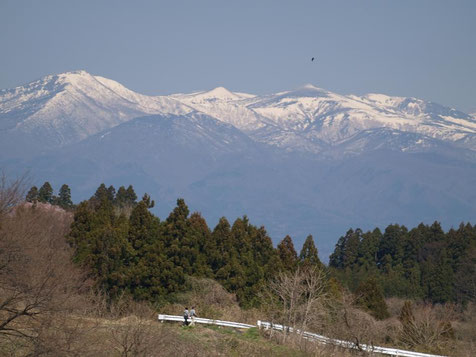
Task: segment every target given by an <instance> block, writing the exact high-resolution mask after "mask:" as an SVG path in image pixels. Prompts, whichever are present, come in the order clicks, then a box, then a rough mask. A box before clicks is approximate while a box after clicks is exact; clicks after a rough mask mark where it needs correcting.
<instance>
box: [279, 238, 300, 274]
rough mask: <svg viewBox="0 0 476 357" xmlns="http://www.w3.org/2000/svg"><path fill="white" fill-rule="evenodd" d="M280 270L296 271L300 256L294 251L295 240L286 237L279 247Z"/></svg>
mask: <svg viewBox="0 0 476 357" xmlns="http://www.w3.org/2000/svg"><path fill="white" fill-rule="evenodd" d="M277 250H278V257H279V260H280V269H281V270H289V271H294V270H295V269H296V268H297V264H298V256H297V253H296V250H295V249H294V244H293V240H292V239H291V237H290V236H288V235H287V236H286V237H284V238H283V240H282V241H281V242H280V243H279V244H278V246H277Z"/></svg>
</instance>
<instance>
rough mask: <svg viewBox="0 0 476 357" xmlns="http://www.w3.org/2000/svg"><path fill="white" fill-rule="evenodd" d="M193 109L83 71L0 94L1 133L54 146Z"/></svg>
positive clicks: (43, 80)
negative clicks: (141, 118) (140, 119)
mask: <svg viewBox="0 0 476 357" xmlns="http://www.w3.org/2000/svg"><path fill="white" fill-rule="evenodd" d="M191 111H192V109H191V108H188V107H187V106H185V105H183V104H182V103H180V102H178V101H176V100H174V99H172V98H168V97H149V96H145V95H141V94H137V93H134V92H132V91H130V90H128V89H127V88H125V87H124V86H122V85H121V84H119V83H117V82H115V81H112V80H109V79H106V78H103V77H95V76H92V75H91V74H89V73H87V72H84V71H76V72H68V73H63V74H59V75H51V76H46V77H44V78H42V79H40V80H38V81H35V82H32V83H29V84H27V85H25V86H21V87H17V88H14V89H10V90H2V91H0V130H1V132H0V135H1V134H4V135H7V136H10V135H13V136H18V135H20V136H21V134H25V135H26V136H30V139H31V140H33V141H34V139H35V137H37V138H39V139H40V137H41V140H43V141H47V142H48V143H49V146H51V147H55V146H61V145H64V144H69V143H72V142H76V141H79V140H81V139H84V138H86V137H88V136H89V135H92V134H95V133H97V132H99V131H101V130H104V129H107V128H111V127H114V126H116V125H118V124H120V123H123V122H126V121H128V120H130V119H132V118H135V117H138V116H143V115H145V114H155V113H165V114H186V113H189V112H191ZM40 146H42V145H40Z"/></svg>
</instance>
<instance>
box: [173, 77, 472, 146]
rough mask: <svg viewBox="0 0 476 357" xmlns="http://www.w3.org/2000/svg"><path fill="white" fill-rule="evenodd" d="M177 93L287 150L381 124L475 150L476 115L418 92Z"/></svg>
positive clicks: (331, 142)
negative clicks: (407, 95) (402, 94)
mask: <svg viewBox="0 0 476 357" xmlns="http://www.w3.org/2000/svg"><path fill="white" fill-rule="evenodd" d="M174 98H176V99H177V100H180V101H181V102H182V103H184V104H187V105H188V106H191V107H193V108H195V109H196V110H199V111H203V112H205V113H207V114H208V115H210V116H213V117H215V118H217V119H219V120H221V121H224V122H227V123H230V124H232V125H234V126H236V127H237V128H239V129H241V130H243V131H244V132H246V133H248V134H249V135H250V136H251V137H252V138H253V139H255V140H257V141H260V142H264V143H267V144H270V145H274V146H278V147H282V148H285V149H287V150H299V151H311V152H315V153H317V152H322V151H323V150H325V149H326V148H329V147H333V146H336V145H340V144H342V143H343V142H345V141H346V140H350V139H352V138H353V137H354V136H355V135H357V134H359V133H361V132H362V131H366V130H370V131H371V132H375V130H376V129H378V128H382V129H392V130H397V131H401V132H407V133H415V134H421V135H423V136H424V137H428V138H433V139H439V140H443V141H450V142H455V143H458V142H460V143H462V145H463V146H465V147H470V148H471V149H475V150H476V145H474V143H475V141H474V136H475V135H476V120H475V119H474V117H473V116H471V115H468V114H465V113H463V112H460V111H457V110H455V109H450V108H445V107H443V106H440V105H438V104H435V103H431V102H425V101H423V100H419V99H416V98H405V97H390V96H386V95H381V94H368V95H365V96H361V97H359V96H354V95H349V96H344V95H339V94H336V93H332V92H329V91H326V90H323V89H320V88H317V87H314V86H312V85H306V86H304V87H302V88H299V89H297V90H293V91H286V92H281V93H277V94H272V95H265V96H254V95H250V94H242V93H236V94H233V93H231V92H230V91H228V90H226V89H224V88H216V89H214V90H212V91H210V92H205V93H202V92H201V93H197V94H191V95H176V96H174ZM417 141H418V140H417ZM424 141H425V140H424V138H423V137H422V138H421V142H422V143H423V142H424Z"/></svg>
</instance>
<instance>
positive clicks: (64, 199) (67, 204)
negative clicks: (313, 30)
mask: <svg viewBox="0 0 476 357" xmlns="http://www.w3.org/2000/svg"><path fill="white" fill-rule="evenodd" d="M57 202H58V203H57V204H58V206H60V207H62V208H65V209H68V208H71V207H73V201H72V200H71V190H70V188H69V186H68V185H66V184H64V185H63V186H61V188H60V190H59V195H58V200H57Z"/></svg>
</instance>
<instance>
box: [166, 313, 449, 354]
mask: <svg viewBox="0 0 476 357" xmlns="http://www.w3.org/2000/svg"><path fill="white" fill-rule="evenodd" d="M158 319H159V321H161V322H164V321H177V322H183V321H184V318H183V316H175V315H162V314H159V316H158ZM195 323H199V324H206V325H217V326H225V327H234V328H241V329H248V328H252V327H258V328H260V329H261V328H264V329H273V330H277V331H283V330H285V329H286V330H287V331H289V332H294V330H293V328H292V327H286V326H283V325H279V324H272V323H270V322H265V321H258V322H257V324H256V325H248V324H243V323H241V322H233V321H222V320H211V319H204V318H201V317H196V318H195ZM296 333H298V334H302V336H303V337H304V338H305V339H307V340H312V341H316V342H319V343H323V344H331V345H334V346H340V347H343V348H349V349H359V348H360V349H361V350H362V351H365V352H369V353H380V354H384V355H390V356H398V357H444V356H440V355H432V354H427V353H420V352H413V351H406V350H399V349H396V348H389V347H379V346H371V345H364V344H361V345H359V346H357V345H356V344H355V343H353V342H349V341H343V340H338V339H335V338H329V337H325V336H322V335H318V334H316V333H312V332H306V331H304V332H301V331H299V330H296Z"/></svg>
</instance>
